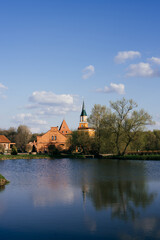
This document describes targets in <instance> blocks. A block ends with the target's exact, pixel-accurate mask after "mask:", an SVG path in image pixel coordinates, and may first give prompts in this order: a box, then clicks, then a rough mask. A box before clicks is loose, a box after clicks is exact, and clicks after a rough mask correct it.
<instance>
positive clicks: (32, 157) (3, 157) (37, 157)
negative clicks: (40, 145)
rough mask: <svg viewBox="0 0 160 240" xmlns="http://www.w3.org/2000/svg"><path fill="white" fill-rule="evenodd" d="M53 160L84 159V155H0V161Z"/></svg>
mask: <svg viewBox="0 0 160 240" xmlns="http://www.w3.org/2000/svg"><path fill="white" fill-rule="evenodd" d="M42 158H43V159H44V158H46V159H53V158H59V159H60V158H85V156H84V155H80V154H60V155H49V154H36V155H34V154H20V155H2V154H1V155H0V160H9V159H42Z"/></svg>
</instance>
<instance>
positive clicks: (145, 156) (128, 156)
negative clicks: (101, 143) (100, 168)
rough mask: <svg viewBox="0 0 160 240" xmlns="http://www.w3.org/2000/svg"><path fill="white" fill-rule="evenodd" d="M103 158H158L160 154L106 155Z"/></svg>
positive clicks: (159, 158)
mask: <svg viewBox="0 0 160 240" xmlns="http://www.w3.org/2000/svg"><path fill="white" fill-rule="evenodd" d="M103 158H105V159H118V160H160V155H154V154H153V155H124V156H118V155H113V156H106V157H103Z"/></svg>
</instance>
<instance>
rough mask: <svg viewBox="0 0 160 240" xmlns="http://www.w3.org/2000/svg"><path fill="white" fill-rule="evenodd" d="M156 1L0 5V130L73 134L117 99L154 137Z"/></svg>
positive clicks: (158, 86)
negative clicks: (128, 104) (149, 123)
mask: <svg viewBox="0 0 160 240" xmlns="http://www.w3.org/2000/svg"><path fill="white" fill-rule="evenodd" d="M159 9H160V1H158V0H157V1H156V0H154V1H151V0H150V1H147V0H146V1H138V0H134V1H128V0H112V1H111V0H92V1H91V0H85V1H84V0H81V1H75V0H74V1H72V0H67V1H66V0H57V1H56V0H32V1H30V0H23V1H21V0H20V1H18V0H14V1H11V0H6V1H0V109H1V112H0V119H1V121H0V123H1V124H0V128H9V127H10V126H14V127H17V126H18V125H20V124H25V125H27V126H29V127H30V128H31V130H32V131H33V132H42V131H47V130H48V129H49V128H50V127H51V126H57V125H58V126H59V125H60V124H61V121H62V120H63V118H65V119H66V121H67V123H68V125H69V127H70V128H71V129H75V128H77V127H78V122H79V115H80V110H81V104H82V99H83V97H84V99H85V105H86V110H87V113H88V115H89V114H90V112H91V109H92V107H93V106H94V104H102V105H107V106H108V107H109V101H110V100H111V101H116V100H118V99H121V98H122V97H125V98H127V99H130V98H132V99H134V100H135V101H136V102H137V103H138V105H139V108H144V109H145V110H146V111H148V112H149V113H150V114H151V115H152V116H153V119H154V120H155V121H156V125H155V126H154V127H153V128H156V129H160V110H159V104H158V103H159V102H160V94H159V90H160V44H159V43H160V26H159V23H160V14H159Z"/></svg>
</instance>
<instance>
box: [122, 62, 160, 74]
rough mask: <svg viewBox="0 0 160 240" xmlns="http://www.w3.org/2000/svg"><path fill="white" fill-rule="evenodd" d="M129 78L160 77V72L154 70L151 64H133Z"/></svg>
mask: <svg viewBox="0 0 160 240" xmlns="http://www.w3.org/2000/svg"><path fill="white" fill-rule="evenodd" d="M126 76H127V77H158V76H160V72H159V71H158V70H157V69H153V68H152V67H151V65H150V64H149V63H144V62H140V63H138V64H131V65H130V66H129V67H128V69H127V74H126Z"/></svg>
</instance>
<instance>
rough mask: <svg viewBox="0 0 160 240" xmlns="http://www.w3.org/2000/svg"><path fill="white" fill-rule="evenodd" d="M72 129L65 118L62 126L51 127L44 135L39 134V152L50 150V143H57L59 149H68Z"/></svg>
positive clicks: (37, 144) (37, 147)
mask: <svg viewBox="0 0 160 240" xmlns="http://www.w3.org/2000/svg"><path fill="white" fill-rule="evenodd" d="M69 134H71V131H70V129H69V127H68V125H67V123H66V121H65V120H63V121H62V124H61V126H60V128H59V129H58V127H51V129H50V130H49V131H48V132H46V133H45V134H44V135H42V136H37V143H36V146H35V147H36V149H37V152H48V146H49V145H55V147H56V148H57V149H58V150H59V151H63V150H67V149H68V145H67V141H68V135H69Z"/></svg>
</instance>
